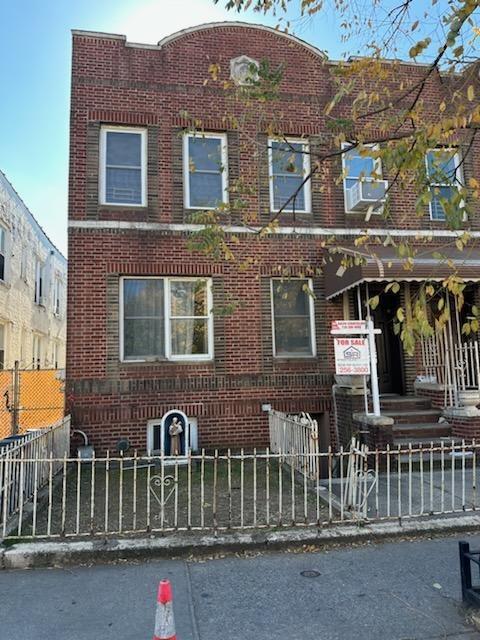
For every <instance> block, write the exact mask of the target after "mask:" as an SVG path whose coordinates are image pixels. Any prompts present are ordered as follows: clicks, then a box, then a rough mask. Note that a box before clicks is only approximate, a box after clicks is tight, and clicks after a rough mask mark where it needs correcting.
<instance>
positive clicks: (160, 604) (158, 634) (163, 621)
mask: <svg viewBox="0 0 480 640" xmlns="http://www.w3.org/2000/svg"><path fill="white" fill-rule="evenodd" d="M176 639H177V635H176V633H175V620H174V618H173V602H172V586H171V584H170V580H161V581H160V584H159V585H158V596H157V613H156V615H155V632H154V634H153V640H176Z"/></svg>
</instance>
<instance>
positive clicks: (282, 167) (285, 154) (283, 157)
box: [268, 140, 311, 213]
mask: <svg viewBox="0 0 480 640" xmlns="http://www.w3.org/2000/svg"><path fill="white" fill-rule="evenodd" d="M268 159H269V162H268V164H269V178H270V207H271V210H272V211H279V210H280V209H282V210H284V211H297V212H299V213H302V212H303V213H310V212H311V190H310V180H308V181H307V182H305V184H303V181H304V180H305V178H306V177H307V176H308V174H309V173H310V156H309V146H308V144H307V143H305V142H303V141H299V140H287V141H286V142H279V141H278V140H269V141H268Z"/></svg>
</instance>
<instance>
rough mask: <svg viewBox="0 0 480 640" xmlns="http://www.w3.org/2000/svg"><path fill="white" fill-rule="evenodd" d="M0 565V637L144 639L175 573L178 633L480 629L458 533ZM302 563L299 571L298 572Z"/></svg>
mask: <svg viewBox="0 0 480 640" xmlns="http://www.w3.org/2000/svg"><path fill="white" fill-rule="evenodd" d="M460 538H465V539H467V540H468V541H470V543H471V545H472V546H473V547H476V548H480V536H465V535H462V536H461V537H458V536H457V537H449V538H442V539H433V540H428V539H425V540H418V541H398V542H389V543H382V544H373V543H372V544H368V545H364V546H356V547H355V546H345V547H341V548H340V547H339V548H335V549H333V548H332V549H330V550H325V551H309V550H302V551H300V550H295V551H293V550H292V551H285V552H281V553H280V552H279V553H267V554H263V555H260V554H257V555H248V556H245V555H242V554H237V555H229V556H225V557H222V558H218V557H217V558H215V559H201V558H199V559H189V560H184V559H178V560H162V561H151V562H142V563H139V564H134V563H119V564H115V565H94V566H89V567H78V568H68V569H61V568H56V569H36V570H30V571H0V638H1V640H18V639H19V638H26V639H29V640H30V639H31V640H109V639H114V638H115V640H140V639H148V640H150V639H151V637H152V634H153V629H154V616H155V604H156V591H157V586H158V581H159V580H160V579H161V578H168V579H170V580H171V582H172V585H173V590H174V610H175V621H176V630H177V637H178V640H217V639H218V640H245V639H247V638H248V639H253V638H261V639H262V640H274V639H275V640H279V639H282V638H289V639H294V640H297V639H298V640H314V639H315V640H434V639H437V638H438V639H440V638H442V639H443V638H448V640H473V639H474V638H476V639H480V633H477V632H475V631H473V629H472V627H471V626H469V625H468V623H467V616H468V613H469V611H468V610H467V609H466V608H465V607H464V606H463V605H462V602H461V593H460V580H459V566H458V540H459V539H460ZM302 572H307V573H306V574H304V575H302Z"/></svg>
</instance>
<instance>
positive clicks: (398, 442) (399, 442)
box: [392, 436, 462, 449]
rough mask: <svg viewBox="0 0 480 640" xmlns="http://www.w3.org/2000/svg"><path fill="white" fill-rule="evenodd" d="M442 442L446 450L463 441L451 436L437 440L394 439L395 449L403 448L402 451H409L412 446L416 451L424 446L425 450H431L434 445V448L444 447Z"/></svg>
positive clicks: (437, 438)
mask: <svg viewBox="0 0 480 640" xmlns="http://www.w3.org/2000/svg"><path fill="white" fill-rule="evenodd" d="M442 442H443V444H444V446H445V449H447V448H449V447H451V446H452V442H453V443H454V444H455V445H461V444H462V441H461V440H459V439H458V438H452V437H450V436H445V437H443V438H441V437H436V438H416V439H415V440H412V438H404V437H396V438H394V439H393V445H392V447H393V448H397V447H398V446H400V447H401V449H409V447H410V445H412V449H416V448H418V447H420V446H422V448H423V449H430V447H431V445H432V443H433V446H434V447H441V446H442Z"/></svg>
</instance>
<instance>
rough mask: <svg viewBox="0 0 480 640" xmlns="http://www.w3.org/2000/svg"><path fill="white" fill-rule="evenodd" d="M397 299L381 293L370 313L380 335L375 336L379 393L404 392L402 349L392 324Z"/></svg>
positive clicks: (394, 296) (391, 294)
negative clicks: (377, 302)
mask: <svg viewBox="0 0 480 640" xmlns="http://www.w3.org/2000/svg"><path fill="white" fill-rule="evenodd" d="M399 305H400V302H399V298H398V296H397V295H395V294H393V293H390V292H389V293H381V294H380V302H379V304H378V306H377V308H376V309H375V310H374V311H373V312H372V316H373V321H374V324H375V329H380V330H381V332H382V333H380V334H378V335H377V336H376V345H377V370H378V386H379V390H380V393H398V394H403V393H404V392H405V385H404V363H403V349H402V344H401V341H400V337H399V336H398V335H395V332H394V330H393V323H394V319H395V317H396V313H397V309H398V307H399Z"/></svg>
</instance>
